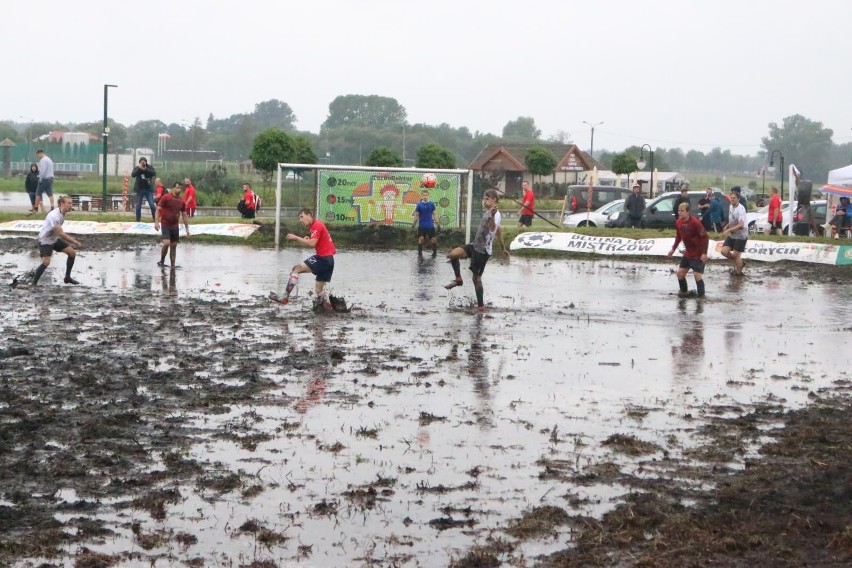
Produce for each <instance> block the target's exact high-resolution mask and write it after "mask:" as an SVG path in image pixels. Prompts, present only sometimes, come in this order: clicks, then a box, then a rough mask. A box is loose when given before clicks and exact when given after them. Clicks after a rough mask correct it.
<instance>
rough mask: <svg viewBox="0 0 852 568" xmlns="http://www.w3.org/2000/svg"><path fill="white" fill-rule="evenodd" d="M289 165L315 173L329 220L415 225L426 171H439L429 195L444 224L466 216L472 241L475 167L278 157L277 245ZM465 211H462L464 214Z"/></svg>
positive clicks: (318, 210)
mask: <svg viewBox="0 0 852 568" xmlns="http://www.w3.org/2000/svg"><path fill="white" fill-rule="evenodd" d="M288 171H296V172H300V173H301V172H306V171H311V172H313V173H314V176H313V178H314V192H315V196H316V198H315V201H314V206H315V216H316V218H317V219H320V220H321V221H323V222H324V223H331V224H342V225H371V224H381V225H389V226H397V227H410V226H412V224H413V221H414V219H413V217H412V214H413V213H414V207H415V206H416V205H417V202H419V201H420V193H421V191H422V190H423V189H427V188H423V187H421V178H422V176H423V174H426V173H431V174H435V176H436V178H437V182H436V185H435V187H434V188H428V191H429V193H430V195H429V198H430V200H431V201H433V202H434V203H435V205H436V213H437V215H438V219H439V222H440V223H441V225H443V226H446V227H453V228H458V227H460V225H461V222H462V220H463V222H464V225H465V238H466V240H467V241H470V235H471V214H472V208H473V170H462V169H440V168H376V167H369V166H345V165H321V164H290V163H279V164H278V171H277V179H276V184H275V247H276V248H278V247H279V246H280V243H281V209H282V201H283V200H282V196H283V194H282V187H283V181H284V178H285V176H286V175H287V172H288ZM462 213H463V214H462Z"/></svg>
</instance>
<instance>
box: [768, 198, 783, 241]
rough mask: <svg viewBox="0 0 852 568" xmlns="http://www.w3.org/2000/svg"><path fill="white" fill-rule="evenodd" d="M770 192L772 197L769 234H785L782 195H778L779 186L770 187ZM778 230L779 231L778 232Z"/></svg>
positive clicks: (770, 201)
mask: <svg viewBox="0 0 852 568" xmlns="http://www.w3.org/2000/svg"><path fill="white" fill-rule="evenodd" d="M769 193H770V194H771V195H772V197H770V198H769V216H768V217H767V221H769V234H770V235H775V234H777V235H783V234H784V230H783V223H784V216H783V215H782V213H781V196H779V195H778V188H777V187H773V188H770V190H769ZM776 231H777V232H776Z"/></svg>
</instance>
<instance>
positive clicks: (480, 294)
mask: <svg viewBox="0 0 852 568" xmlns="http://www.w3.org/2000/svg"><path fill="white" fill-rule="evenodd" d="M473 289H474V290H476V305H477V306H479V307H482V306H484V305H485V302H484V301H483V300H482V297H483V295H484V289H483V288H482V284H481V283H480V284H474V285H473Z"/></svg>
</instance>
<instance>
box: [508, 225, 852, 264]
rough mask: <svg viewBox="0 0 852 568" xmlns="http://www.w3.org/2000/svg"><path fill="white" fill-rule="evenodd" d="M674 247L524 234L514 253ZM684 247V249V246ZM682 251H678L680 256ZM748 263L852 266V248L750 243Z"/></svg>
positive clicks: (653, 251) (715, 248) (659, 252)
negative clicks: (786, 261) (523, 251)
mask: <svg viewBox="0 0 852 568" xmlns="http://www.w3.org/2000/svg"><path fill="white" fill-rule="evenodd" d="M673 244H674V237H670V238H661V239H629V238H625V237H593V236H590V235H581V234H578V233H532V232H530V233H521V234H520V235H518V236H517V237H515V240H513V241H512V244H511V245H509V248H510V249H511V250H519V249H535V248H538V249H547V250H558V251H565V252H588V253H596V254H605V255H634V256H636V255H639V256H666V255H667V254H668V253H669V251H670V250H671V248H672V245H673ZM681 248H682V247H681ZM708 248H709V251H710V254H709V258H711V259H715V260H721V259H724V258H725V257H723V256H722V255H721V254H720V253H719V250H720V249H721V248H722V241H714V240H712V239H711V240H710V244H709V247H708ZM680 254H681V251H675V255H676V256H680ZM743 258H744V259H746V260H758V261H765V262H778V261H781V260H793V261H797V262H811V263H817V264H852V246H846V245H844V246H837V245H833V244H831V245H824V244H818V243H795V242H789V243H787V242H785V243H776V242H770V241H753V240H749V241H748V242H747V243H746V250H745V252H744V253H743Z"/></svg>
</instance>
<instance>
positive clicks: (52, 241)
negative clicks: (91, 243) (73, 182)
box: [33, 195, 81, 286]
mask: <svg viewBox="0 0 852 568" xmlns="http://www.w3.org/2000/svg"><path fill="white" fill-rule="evenodd" d="M71 207H72V202H71V198H70V197H68V196H67V195H66V196H63V197H60V198H59V207H58V208H57V209H54V210H53V211H51V212H50V213H48V214H47V217H45V218H44V224H43V225H42V227H41V232H40V233H39V234H38V254H39V256H40V257H41V264H39V265H38V268H36V271H35V275H34V276H33V286H35V285H36V284H38V281H39V279H40V278H41V275H42V274H44V271H45V270H47V267H48V266H50V258H51V257H52V256H53V252H54V251H56V252H64V253H65V255H66V256H67V257H68V258H67V259H66V261H65V283H66V284H79V282H77V281H76V280H74V279H73V278H71V269H72V268H73V267H74V259H75V258H76V257H77V251H75V250H74V248H73V247H72V245H73V246H76V247H77V248H80V246H81V245H80V241H78V240H77V239H75V238H74V237H72V236H71V235H69V234H68V233H66V232H65V231H64V230H62V224H63V223H64V222H65V215H67V214H68V212H69V211H71Z"/></svg>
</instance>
